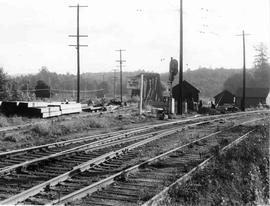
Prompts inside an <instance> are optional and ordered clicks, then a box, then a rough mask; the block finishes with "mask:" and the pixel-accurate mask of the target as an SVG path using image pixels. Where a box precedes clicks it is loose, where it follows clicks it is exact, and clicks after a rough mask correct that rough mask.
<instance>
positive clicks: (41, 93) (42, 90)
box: [35, 80, 50, 98]
mask: <svg viewBox="0 0 270 206" xmlns="http://www.w3.org/2000/svg"><path fill="white" fill-rule="evenodd" d="M35 90H36V91H35V94H36V97H40V98H49V97H50V87H49V86H48V85H47V84H46V83H45V82H44V81H42V80H38V81H37V84H36V87H35Z"/></svg>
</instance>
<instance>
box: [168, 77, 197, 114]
mask: <svg viewBox="0 0 270 206" xmlns="http://www.w3.org/2000/svg"><path fill="white" fill-rule="evenodd" d="M179 90H180V86H179V84H177V85H176V86H174V87H173V88H172V96H173V98H174V99H175V101H176V102H177V100H178V98H179ZM199 93H200V90H198V89H197V88H196V87H194V86H193V85H192V84H190V83H189V82H187V81H186V80H184V81H183V101H187V104H188V109H193V102H198V101H199Z"/></svg>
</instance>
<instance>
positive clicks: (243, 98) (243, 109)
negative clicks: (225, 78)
mask: <svg viewBox="0 0 270 206" xmlns="http://www.w3.org/2000/svg"><path fill="white" fill-rule="evenodd" d="M247 35H249V34H246V33H245V31H244V30H243V31H242V34H238V35H237V36H242V38H243V93H242V100H241V110H242V111H245V108H246V45H245V44H246V43H245V36H247Z"/></svg>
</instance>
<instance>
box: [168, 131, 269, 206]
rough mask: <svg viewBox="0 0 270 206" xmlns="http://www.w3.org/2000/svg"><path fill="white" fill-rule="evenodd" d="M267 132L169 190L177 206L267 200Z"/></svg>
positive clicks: (260, 133) (257, 135)
mask: <svg viewBox="0 0 270 206" xmlns="http://www.w3.org/2000/svg"><path fill="white" fill-rule="evenodd" d="M268 145H269V128H268V129H267V127H261V128H260V129H259V132H257V133H256V134H255V135H253V136H252V137H250V138H249V139H248V140H246V141H245V142H242V143H241V144H240V145H238V146H237V147H235V148H232V149H231V150H230V151H228V152H227V153H225V154H223V155H219V156H218V157H217V158H216V160H215V161H214V162H213V163H212V164H211V165H210V166H209V167H207V168H206V169H204V170H203V171H201V172H199V173H197V174H196V175H195V176H194V177H193V178H192V179H191V180H190V181H189V182H187V183H186V184H184V185H182V186H181V187H180V186H178V187H176V188H173V189H171V190H170V192H169V194H170V198H171V199H172V200H173V202H174V203H175V204H179V205H205V204H207V205H247V204H248V205H257V204H267V203H268V202H267V200H268V199H269V193H268V192H269V158H268V157H269V149H268V148H267V146H268Z"/></svg>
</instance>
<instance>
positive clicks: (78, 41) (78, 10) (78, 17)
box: [77, 4, 80, 103]
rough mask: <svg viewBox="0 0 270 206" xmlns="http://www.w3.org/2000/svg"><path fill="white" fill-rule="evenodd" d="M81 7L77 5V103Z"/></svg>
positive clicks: (78, 96) (78, 98) (78, 93)
mask: <svg viewBox="0 0 270 206" xmlns="http://www.w3.org/2000/svg"><path fill="white" fill-rule="evenodd" d="M79 12H80V7H79V4H78V5H77V103H79V102H80V29H79V26H80V25H79V21H80V14H79Z"/></svg>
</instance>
